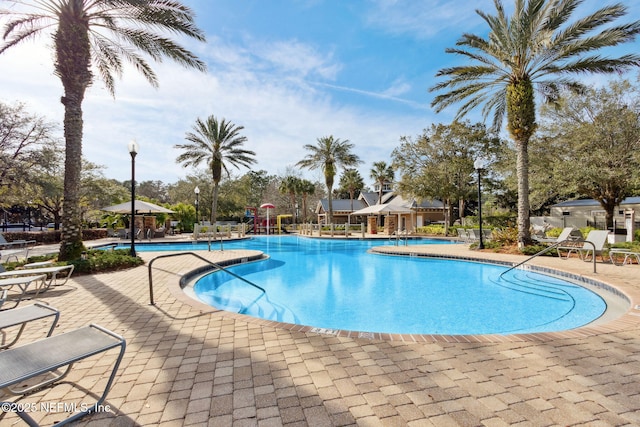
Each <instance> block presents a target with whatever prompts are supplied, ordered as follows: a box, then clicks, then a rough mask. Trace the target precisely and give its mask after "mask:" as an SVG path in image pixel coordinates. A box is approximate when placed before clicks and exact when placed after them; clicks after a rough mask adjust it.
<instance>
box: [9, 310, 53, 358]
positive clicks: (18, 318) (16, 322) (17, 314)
mask: <svg viewBox="0 0 640 427" xmlns="http://www.w3.org/2000/svg"><path fill="white" fill-rule="evenodd" d="M47 317H53V321H52V322H51V327H50V328H49V332H48V333H47V336H48V337H50V336H51V334H52V333H53V329H54V328H55V327H56V324H57V323H58V319H59V318H60V312H59V311H58V310H56V309H55V308H53V307H51V306H48V305H44V304H40V303H35V304H32V305H28V306H26V307H20V308H14V309H11V310H4V311H0V334H2V338H3V339H2V342H0V350H4V349H5V348H9V347H11V346H12V345H14V344H15V343H16V342H17V341H18V339H19V338H20V336H21V335H22V332H23V331H24V328H25V327H26V326H27V323H29V322H34V321H36V320H40V319H45V318H47ZM13 326H20V329H19V330H18V333H17V334H16V336H15V337H14V338H13V340H11V342H9V343H6V342H5V340H4V337H5V332H4V329H9V328H11V327H13Z"/></svg>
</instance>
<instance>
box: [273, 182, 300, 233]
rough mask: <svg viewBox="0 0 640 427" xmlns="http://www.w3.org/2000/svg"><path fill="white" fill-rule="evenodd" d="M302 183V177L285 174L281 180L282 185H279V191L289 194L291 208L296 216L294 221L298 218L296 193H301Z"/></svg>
mask: <svg viewBox="0 0 640 427" xmlns="http://www.w3.org/2000/svg"><path fill="white" fill-rule="evenodd" d="M300 185H301V179H300V178H298V177H296V176H292V175H289V176H285V177H284V178H283V179H282V181H280V186H279V187H278V191H280V193H282V194H286V195H288V196H289V199H290V202H291V209H292V210H293V212H292V215H293V218H294V222H295V219H297V218H296V195H297V194H298V193H300Z"/></svg>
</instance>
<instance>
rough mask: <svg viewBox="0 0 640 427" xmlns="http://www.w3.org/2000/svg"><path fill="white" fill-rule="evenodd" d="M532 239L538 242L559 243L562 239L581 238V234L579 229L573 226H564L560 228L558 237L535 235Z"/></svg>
mask: <svg viewBox="0 0 640 427" xmlns="http://www.w3.org/2000/svg"><path fill="white" fill-rule="evenodd" d="M533 239H534V240H536V241H537V242H540V243H552V244H553V243H561V242H564V241H577V240H582V234H580V230H578V229H576V228H574V227H565V228H563V229H562V231H561V232H560V234H559V235H558V237H551V238H548V237H535V236H533Z"/></svg>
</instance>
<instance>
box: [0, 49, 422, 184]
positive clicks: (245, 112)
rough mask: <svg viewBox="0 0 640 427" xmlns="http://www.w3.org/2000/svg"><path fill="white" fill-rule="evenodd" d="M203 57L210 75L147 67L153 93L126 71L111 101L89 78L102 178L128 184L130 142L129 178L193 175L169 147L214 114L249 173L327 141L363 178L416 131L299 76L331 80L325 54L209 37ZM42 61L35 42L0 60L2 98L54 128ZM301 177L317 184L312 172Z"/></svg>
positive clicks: (403, 119) (94, 156)
mask: <svg viewBox="0 0 640 427" xmlns="http://www.w3.org/2000/svg"><path fill="white" fill-rule="evenodd" d="M263 48H267V50H263V51H260V49H263ZM202 52H203V53H200V55H201V56H202V59H204V60H205V61H207V62H208V63H209V64H210V70H209V72H208V73H200V72H197V71H194V70H185V69H183V68H182V67H180V66H178V65H175V64H173V63H170V62H164V63H161V64H153V65H152V67H153V68H154V70H155V71H156V72H157V74H158V79H159V82H160V87H159V88H158V89H154V88H153V87H151V86H150V85H149V84H148V83H147V82H146V80H144V79H143V77H142V76H140V75H139V74H138V73H137V72H135V71H133V70H130V69H127V70H125V73H124V76H123V79H122V80H121V81H117V82H116V97H115V99H114V98H112V97H111V96H110V95H109V94H108V92H107V91H106V90H105V89H104V88H103V85H102V84H101V83H100V82H99V81H96V82H95V83H94V85H93V86H92V87H91V88H90V89H89V91H88V92H87V95H86V97H85V101H84V103H83V109H84V123H85V127H84V141H83V153H84V155H85V157H87V158H88V159H89V160H90V161H92V162H94V163H98V164H101V165H104V166H106V170H105V175H106V176H107V177H109V178H115V179H118V180H126V179H129V177H130V167H131V166H130V156H129V153H128V151H127V143H128V142H129V140H130V139H132V138H135V139H136V140H137V141H138V143H139V145H140V152H139V154H138V156H137V157H136V177H137V179H138V180H141V181H142V180H161V181H163V182H165V183H172V182H175V181H177V180H178V179H180V178H182V177H185V176H186V175H187V174H188V173H190V172H191V171H189V170H185V169H183V168H182V167H181V165H178V164H176V163H175V159H176V157H177V156H178V154H179V151H178V150H176V149H174V148H173V146H174V145H175V144H177V143H182V142H184V135H185V133H186V132H187V131H188V130H190V129H191V127H192V126H193V124H194V122H195V120H196V118H198V117H200V118H205V117H207V116H208V115H210V114H213V115H215V116H216V117H218V118H222V117H224V118H226V119H228V120H231V121H232V122H233V123H235V124H237V125H242V126H244V127H245V129H244V132H243V134H244V135H245V136H247V138H248V142H247V144H246V148H248V149H250V150H253V151H255V152H256V153H257V160H258V164H257V165H255V166H254V169H265V170H267V171H268V172H269V173H278V172H279V171H283V170H285V168H286V166H289V165H294V164H295V163H296V162H298V161H299V160H301V159H302V158H303V157H304V156H305V154H306V152H305V151H304V149H303V148H302V147H303V145H304V144H314V143H315V142H316V139H317V138H319V137H322V136H326V135H334V136H335V137H337V138H341V139H349V140H350V141H351V142H352V143H354V144H355V152H356V154H358V155H359V156H360V157H361V158H362V159H363V160H364V161H365V164H364V165H363V166H362V169H361V171H362V173H363V176H364V177H365V179H366V177H368V175H369V174H368V170H369V169H370V167H371V163H372V162H373V161H377V160H383V159H388V156H389V154H390V152H391V151H392V150H393V148H394V147H395V146H396V145H397V142H398V139H399V137H400V136H401V135H403V134H414V133H418V132H419V130H420V129H421V128H422V127H424V125H425V122H424V121H423V120H422V119H421V118H420V117H415V116H414V117H411V116H406V115H404V116H399V115H394V114H393V113H384V112H372V111H369V110H367V109H366V108H364V107H356V106H347V105H338V104H336V103H335V101H334V100H332V98H331V97H330V95H329V94H328V93H327V92H325V91H324V90H321V88H318V86H317V85H309V84H307V83H306V82H305V80H304V79H305V78H306V77H308V76H310V75H311V76H313V77H323V78H326V79H331V78H333V77H334V76H335V74H336V73H337V70H339V68H340V65H339V64H335V63H334V62H332V59H331V54H330V53H329V54H322V53H319V52H318V51H317V50H316V49H314V48H312V47H310V46H306V45H304V44H302V43H300V42H298V41H293V42H291V43H286V42H283V41H280V42H278V43H274V44H271V45H267V44H264V43H261V44H260V45H255V46H230V45H228V44H225V43H222V42H220V41H219V40H214V41H213V42H211V43H210V44H209V45H208V46H207V48H206V49H202ZM36 58H38V59H37V60H36ZM49 58H50V54H49V51H48V50H47V49H46V48H45V47H41V46H40V45H35V44H33V45H32V44H29V45H24V46H18V47H16V48H14V49H13V50H12V51H7V52H6V53H5V54H3V55H0V68H1V69H3V70H6V71H5V72H3V78H2V80H1V81H0V93H2V94H3V95H2V98H3V100H7V101H11V100H23V101H25V102H26V103H27V104H28V108H29V110H30V111H32V112H34V113H37V114H40V115H44V116H46V117H47V118H49V119H51V120H52V121H56V122H59V123H61V122H62V116H63V107H62V105H61V104H60V102H59V99H60V96H61V95H62V89H61V84H60V82H59V79H58V78H57V77H55V76H54V75H53V73H52V67H53V65H52V61H51V60H50V59H49ZM275 65H277V66H275ZM399 86H401V84H400V85H399ZM391 92H396V93H400V92H401V91H400V92H398V91H397V90H396V91H391ZM420 114H421V115H422V114H423V113H420ZM244 172H245V171H244V170H241V171H240V173H244ZM305 175H306V176H308V177H311V178H312V179H315V178H316V176H315V175H313V172H306V171H305Z"/></svg>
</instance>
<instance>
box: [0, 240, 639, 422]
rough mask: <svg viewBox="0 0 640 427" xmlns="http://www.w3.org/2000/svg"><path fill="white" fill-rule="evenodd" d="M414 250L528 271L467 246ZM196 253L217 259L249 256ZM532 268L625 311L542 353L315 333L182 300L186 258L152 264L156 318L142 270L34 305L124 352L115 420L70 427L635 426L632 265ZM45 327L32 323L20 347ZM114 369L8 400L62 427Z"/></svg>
mask: <svg viewBox="0 0 640 427" xmlns="http://www.w3.org/2000/svg"><path fill="white" fill-rule="evenodd" d="M395 250H397V251H406V250H408V249H403V248H402V247H398V248H397V249H395ZM416 250H420V251H433V253H439V254H442V253H444V252H446V253H450V254H453V255H457V256H473V257H486V258H492V259H501V260H508V261H511V260H522V259H523V258H522V257H518V256H505V255H497V254H493V253H490V252H484V253H482V254H479V253H477V252H472V251H469V250H468V248H467V247H466V246H464V245H455V246H453V245H439V246H438V247H437V248H426V247H424V248H422V249H416V248H414V247H412V248H411V251H416ZM201 254H203V256H206V257H208V258H210V259H212V260H221V259H226V258H233V257H238V256H240V257H242V256H246V255H247V253H245V251H224V252H223V253H220V252H217V251H216V252H210V253H209V252H206V251H205V252H202V253H201ZM140 255H141V256H142V257H143V258H145V259H146V260H147V261H148V260H150V259H151V257H152V256H153V255H152V254H151V253H141V254H140ZM535 262H536V263H537V264H539V265H546V266H549V267H553V268H556V269H562V270H565V271H569V272H573V273H577V274H581V275H585V276H587V277H594V278H597V279H598V280H600V281H603V282H605V283H608V284H611V285H614V286H616V287H617V288H618V289H620V290H621V291H622V292H623V293H624V294H625V295H627V296H628V298H629V300H630V301H631V303H630V307H629V310H628V312H627V313H626V314H624V316H622V318H621V319H623V320H621V319H618V320H614V321H612V322H608V323H607V324H605V325H599V326H598V327H596V328H591V329H590V330H588V331H587V332H586V333H567V334H545V335H544V336H540V337H537V338H536V339H521V340H519V339H504V340H500V339H488V340H486V342H483V341H482V340H477V341H476V340H471V342H455V341H454V340H441V339H437V337H435V338H434V339H432V340H425V341H424V342H417V343H416V342H403V341H397V340H392V339H373V340H371V339H362V338H355V337H343V336H333V335H321V334H315V333H310V332H302V331H296V330H288V329H284V328H280V327H277V326H276V325H274V324H271V323H268V322H263V321H256V320H254V319H249V318H246V317H243V316H240V315H236V314H229V313H225V312H222V311H218V310H215V309H212V308H210V307H207V306H204V305H201V304H198V303H195V302H192V301H190V300H188V299H187V298H186V297H185V296H184V295H183V294H182V293H181V292H180V291H179V289H178V286H177V282H178V280H179V279H180V277H181V275H182V274H184V273H185V272H187V271H189V270H191V269H194V268H196V267H198V266H201V265H202V262H201V261H198V260H197V259H195V258H194V259H189V258H187V257H179V258H168V259H163V260H158V261H157V262H155V264H154V268H153V277H154V283H155V288H154V297H155V302H156V304H155V306H151V305H149V288H148V279H147V277H148V270H147V267H146V266H141V267H138V268H135V269H130V270H125V271H119V272H113V273H108V274H100V275H95V276H77V277H75V278H73V279H72V280H70V281H69V282H68V283H67V284H66V285H64V286H60V287H57V288H55V289H52V290H50V291H48V292H46V293H45V294H44V295H42V296H39V297H38V300H40V301H42V302H45V303H48V304H51V305H53V306H54V307H56V308H58V309H59V310H60V311H61V317H60V322H59V325H58V327H57V328H56V331H55V332H54V333H55V334H58V333H61V332H64V331H69V330H72V329H75V328H77V327H80V326H82V325H86V324H88V323H91V322H95V323H98V324H100V325H102V326H104V327H107V328H109V329H111V330H113V331H115V332H116V333H119V334H122V335H123V336H124V337H125V338H126V340H127V351H126V354H125V358H124V360H123V362H122V365H121V367H120V370H119V374H118V376H117V379H116V382H115V385H114V387H113V388H112V390H111V392H110V393H109V396H108V398H107V401H106V404H107V405H108V407H107V408H105V411H103V412H101V413H98V414H93V415H90V416H87V417H85V418H83V419H82V420H81V421H80V423H79V425H95V426H106V425H109V426H133V425H143V426H148V425H160V426H207V425H209V426H265V427H266V426H281V425H286V426H306V425H310V426H331V425H336V426H341V425H361V426H405V425H407V426H492V427H493V426H506V425H515V426H556V425H557V426H566V425H572V426H574V425H585V426H637V425H640V386H639V385H638V382H639V380H640V351H639V350H640V335H639V329H640V328H639V327H638V322H637V321H636V319H637V320H640V317H638V316H637V315H636V311H637V310H635V305H636V303H637V301H638V299H637V295H638V292H639V291H640V266H638V265H626V266H623V267H620V266H613V265H607V264H603V263H598V266H597V267H598V273H596V274H593V273H591V265H590V264H587V263H584V262H582V261H579V260H566V261H565V260H559V259H558V258H539V259H537V260H536V261H535ZM46 329H47V328H45V327H42V325H38V323H37V322H34V324H32V325H30V326H29V327H28V328H27V331H26V332H25V335H24V336H23V338H22V339H21V342H22V343H24V342H27V341H28V340H34V339H37V338H40V337H42V336H43V335H44V334H45V333H46ZM524 338H527V337H524ZM461 341H464V340H461ZM112 360H113V359H112V358H110V356H105V357H97V358H91V359H87V360H85V361H83V362H81V363H78V364H77V365H76V366H74V369H73V371H72V373H71V374H70V375H69V377H68V381H67V382H65V383H63V384H60V385H58V386H56V387H54V388H50V389H45V390H43V391H40V392H38V393H36V394H34V395H30V396H28V397H25V398H22V399H19V400H17V401H18V402H21V403H35V404H36V405H40V404H42V405H41V407H37V408H36V410H35V411H33V412H32V416H33V417H34V418H35V419H36V420H37V421H39V422H41V423H43V424H44V425H50V424H53V423H54V422H55V421H59V420H61V419H63V418H66V416H67V415H66V414H62V413H60V411H63V410H64V409H69V404H75V405H81V404H84V403H87V404H88V403H92V402H93V400H91V398H90V397H87V396H86V390H87V389H88V390H91V389H93V388H94V387H95V389H96V390H99V386H100V385H101V384H104V381H106V379H107V376H108V373H107V371H108V365H109V363H110V362H111V361H112ZM76 385H78V386H80V387H82V388H84V389H85V390H83V389H78V388H76V387H75V386H76ZM2 399H4V400H6V399H7V396H2ZM9 400H15V398H13V397H12V398H10V399H9ZM59 403H65V404H67V408H64V407H62V406H59V405H58V404H59ZM47 405H48V406H47ZM47 408H48V409H49V410H46V409H47ZM56 411H57V412H56ZM13 423H16V425H21V422H20V420H18V419H17V417H16V416H15V415H14V414H5V416H4V418H0V424H1V425H13Z"/></svg>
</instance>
